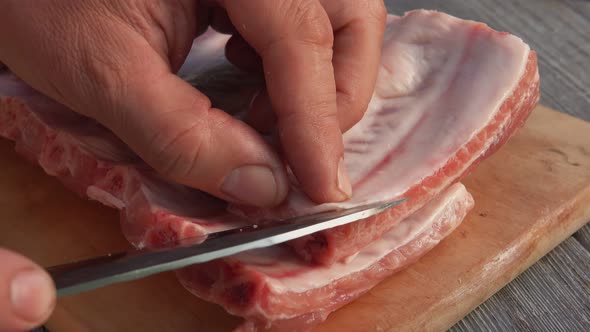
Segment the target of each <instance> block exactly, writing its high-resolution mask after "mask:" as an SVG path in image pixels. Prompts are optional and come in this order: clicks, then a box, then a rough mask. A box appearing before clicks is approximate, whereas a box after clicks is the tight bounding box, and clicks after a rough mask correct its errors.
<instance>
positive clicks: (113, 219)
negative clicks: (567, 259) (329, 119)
mask: <svg viewBox="0 0 590 332" xmlns="http://www.w3.org/2000/svg"><path fill="white" fill-rule="evenodd" d="M581 132H584V133H586V135H585V136H580V135H578V134H576V133H581ZM588 151H590V124H589V123H586V122H583V121H581V120H576V119H574V118H572V117H568V116H565V115H563V114H559V113H557V112H553V111H548V110H547V109H544V108H542V107H539V108H537V109H536V110H535V111H534V112H533V115H532V116H531V118H530V120H529V121H528V122H527V125H526V127H525V128H523V129H522V130H521V131H519V132H518V134H517V135H516V136H515V137H514V138H512V139H511V140H510V141H509V143H508V144H507V145H506V146H504V147H503V148H502V149H501V150H500V151H499V152H498V153H497V154H495V155H494V156H492V157H491V158H489V159H488V160H486V161H485V162H483V163H482V164H481V165H480V166H479V167H478V168H477V169H476V170H475V172H474V173H472V174H471V175H470V176H468V177H467V178H466V179H465V181H464V183H465V185H466V186H467V188H468V189H469V190H470V192H472V194H473V195H474V197H475V200H476V207H475V209H474V211H472V213H471V214H470V215H469V216H468V218H467V219H466V220H465V221H464V223H463V224H462V225H461V226H460V227H459V228H458V229H457V230H456V231H455V232H454V233H453V234H452V235H451V236H450V237H449V238H448V239H446V240H445V241H443V242H442V243H441V244H440V245H439V246H437V247H436V248H435V249H434V250H433V251H431V252H430V253H428V254H427V255H426V256H425V257H423V259H421V260H420V261H419V262H417V263H416V264H414V265H412V266H411V267H410V268H408V269H407V270H405V271H402V272H401V273H398V274H396V275H394V276H392V277H391V278H388V279H387V280H385V281H384V282H383V283H381V284H379V285H378V286H377V287H375V288H374V289H373V290H371V291H370V292H369V293H368V294H366V295H365V296H363V297H361V298H359V299H358V300H357V301H354V302H353V303H351V304H350V305H348V306H346V307H344V308H342V309H341V310H339V311H337V312H336V313H334V314H333V315H331V316H330V318H329V319H328V321H327V322H325V323H324V324H322V325H321V326H320V327H319V328H318V331H344V330H346V331H378V330H380V331H398V330H441V329H446V328H448V327H450V326H451V325H452V324H454V323H455V322H456V321H458V320H459V319H461V318H462V317H463V316H465V315H466V314H467V313H469V312H470V311H471V310H472V309H473V308H475V307H476V306H477V305H479V304H480V303H481V302H482V301H484V300H485V299H486V298H488V297H489V296H490V295H492V294H493V293H494V292H496V291H497V290H499V289H500V288H502V287H503V286H504V285H506V284H507V283H508V282H509V281H510V280H512V279H513V278H514V277H515V276H516V275H518V274H519V273H521V272H522V271H523V270H525V269H526V268H527V267H528V266H530V265H531V264H532V263H534V262H535V261H537V260H538V259H539V258H540V257H541V256H542V255H544V254H545V253H547V252H548V251H549V250H550V249H552V248H553V247H554V246H556V245H557V244H558V243H559V242H561V241H563V240H564V239H566V238H567V237H568V236H569V235H571V234H572V233H573V232H574V231H575V230H577V229H578V228H580V227H581V226H582V225H583V224H584V223H585V222H586V221H587V219H588V217H589V216H590V153H588ZM0 154H1V155H2V156H3V163H1V164H0V183H2V186H0V219H3V220H6V221H7V222H5V223H2V224H0V246H5V247H8V248H12V249H15V250H18V251H20V252H23V253H25V254H26V255H29V256H30V257H32V258H34V259H35V260H37V261H39V262H41V263H42V264H45V265H47V264H56V263H59V262H64V261H69V260H73V259H76V258H82V257H84V256H89V255H97V254H104V253H107V252H112V251H114V250H120V249H123V248H125V247H127V246H128V245H127V243H126V241H125V240H124V239H123V237H122V235H121V232H120V231H119V229H118V224H117V219H118V218H117V215H116V213H115V212H114V211H112V210H110V209H108V208H105V207H102V206H99V205H98V204H95V203H92V202H87V201H84V200H81V199H79V198H78V197H76V196H75V195H73V194H71V193H69V192H68V191H66V190H65V189H63V188H62V187H61V185H59V183H57V181H56V180H55V179H52V178H50V177H48V176H46V175H44V174H43V173H42V172H41V171H40V170H39V169H38V168H36V167H34V166H32V165H28V164H26V163H25V162H24V161H23V160H22V159H21V158H20V157H18V156H17V155H16V154H15V153H14V152H12V146H11V144H9V143H8V142H6V141H0ZM539 179H543V181H539ZM64 207H68V208H64ZM3 234H4V235H6V234H10V236H2V235H3ZM237 323H238V319H236V318H235V317H232V316H229V315H228V314H226V313H225V312H224V311H223V310H222V309H221V308H220V307H218V306H215V305H212V304H208V303H205V302H203V301H200V300H198V299H196V298H195V297H193V296H192V295H190V294H189V293H188V292H186V291H184V290H183V289H182V288H181V287H180V286H179V285H178V283H177V282H176V281H175V279H174V278H173V275H172V274H170V273H166V274H162V275H158V276H154V277H151V278H146V279H143V280H139V281H134V282H128V283H125V284H120V285H114V286H110V287H106V288H104V289H99V290H96V291H92V292H88V293H84V294H80V295H76V296H72V297H68V298H65V299H61V300H60V301H59V303H58V307H57V309H56V311H55V313H54V315H53V316H52V317H51V319H50V321H49V322H48V324H47V326H48V327H49V329H50V330H52V331H64V332H68V331H129V330H141V331H146V332H147V331H169V330H172V331H180V332H182V331H194V330H195V329H196V328H199V329H202V330H204V331H228V330H231V328H232V327H234V326H236V324H237Z"/></svg>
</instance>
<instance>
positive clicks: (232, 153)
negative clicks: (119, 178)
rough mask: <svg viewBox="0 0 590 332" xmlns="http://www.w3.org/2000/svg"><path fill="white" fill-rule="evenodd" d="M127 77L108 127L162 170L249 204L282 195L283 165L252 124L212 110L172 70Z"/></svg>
mask: <svg viewBox="0 0 590 332" xmlns="http://www.w3.org/2000/svg"><path fill="white" fill-rule="evenodd" d="M145 70H146V69H145V68H144V71H145ZM150 76H151V77H150ZM126 80H129V81H128V82H126V84H125V86H126V91H125V94H124V96H122V97H121V98H120V100H116V101H115V103H114V104H115V105H116V108H115V110H114V112H110V113H111V114H113V116H111V117H113V119H110V120H107V121H106V122H108V123H107V126H109V127H110V128H111V129H112V130H113V131H114V132H115V133H116V134H117V135H118V136H119V137H121V139H123V140H124V141H125V142H126V143H127V144H129V146H130V147H131V148H132V149H134V151H136V152H137V153H138V154H139V155H140V156H141V157H142V158H143V159H144V160H145V161H146V162H147V163H148V164H150V165H151V166H152V167H153V168H155V169H156V170H157V171H159V172H160V173H161V174H163V175H164V176H166V177H167V178H169V179H171V180H174V181H177V182H180V183H183V184H185V185H188V186H191V187H194V188H198V189H201V190H203V191H206V192H208V193H210V194H212V195H215V196H217V197H220V198H222V199H225V200H228V201H232V202H236V203H241V204H246V205H253V206H258V207H269V206H274V205H277V204H279V203H280V202H281V201H282V200H283V199H284V198H285V196H286V194H287V190H288V183H287V175H286V171H285V168H284V165H283V163H282V162H281V161H280V159H279V158H278V156H277V155H276V154H275V153H274V152H273V150H272V149H271V147H270V146H269V145H268V144H267V143H266V142H265V141H264V140H263V139H262V137H261V136H260V135H259V134H258V133H257V132H256V131H255V130H254V129H252V128H251V127H249V126H248V125H246V124H244V123H243V122H241V121H239V120H237V119H235V118H233V117H231V116H230V115H228V114H227V113H225V112H222V111H221V110H218V109H215V108H211V103H210V101H209V99H208V98H207V97H206V96H204V95H203V94H202V93H200V92H199V91H198V90H197V89H195V88H194V87H192V86H191V85H190V84H188V83H187V82H185V81H184V80H182V79H181V78H179V77H177V76H176V75H174V74H172V73H169V72H164V73H162V72H159V73H158V72H154V73H153V74H150V73H145V72H142V75H141V76H139V75H138V76H136V77H127V78H126Z"/></svg>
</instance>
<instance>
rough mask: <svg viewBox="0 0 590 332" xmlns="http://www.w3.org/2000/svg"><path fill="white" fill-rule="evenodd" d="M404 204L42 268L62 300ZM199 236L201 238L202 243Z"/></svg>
mask: <svg viewBox="0 0 590 332" xmlns="http://www.w3.org/2000/svg"><path fill="white" fill-rule="evenodd" d="M404 201H405V199H400V200H396V201H393V202H387V203H374V204H369V205H363V206H359V207H355V208H352V209H347V210H339V211H328V212H321V213H316V214H311V215H305V216H300V217H296V218H292V219H288V220H284V221H280V222H277V223H270V224H266V225H251V226H247V227H242V228H237V229H230V230H227V231H222V232H218V233H213V234H209V235H206V236H203V237H199V238H193V239H184V240H183V241H182V242H183V243H184V244H183V245H180V246H176V247H173V248H161V249H138V250H131V251H127V252H120V253H116V254H108V255H105V256H99V257H95V258H90V259H87V260H82V261H78V262H74V263H67V264H61V265H56V266H52V267H48V268H46V269H47V271H48V272H49V274H50V275H51V277H52V278H53V281H54V283H55V285H56V288H57V295H58V297H62V296H68V295H73V294H76V293H80V292H86V291H89V290H93V289H96V288H100V287H104V286H107V285H111V284H115V283H120V282H125V281H131V280H135V279H140V278H144V277H147V276H150V275H153V274H157V273H161V272H165V271H169V270H175V269H179V268H182V267H186V266H188V265H192V264H199V263H205V262H208V261H211V260H214V259H218V258H223V257H227V256H231V255H235V254H237V253H240V252H244V251H247V250H252V249H258V248H264V247H269V246H273V245H276V244H280V243H283V242H286V241H290V240H293V239H295V238H298V237H302V236H305V235H309V234H312V233H315V232H318V231H321V230H325V229H329V228H333V227H337V226H341V225H345V224H348V223H352V222H355V221H357V220H361V219H365V218H368V217H370V216H373V215H376V214H379V213H381V212H384V211H385V210H387V209H389V208H391V207H393V206H396V205H398V204H400V203H402V202H404ZM204 237H206V239H205V240H204V241H202V240H203V238H204ZM187 240H188V241H187ZM187 243H188V244H187ZM190 243H192V244H190Z"/></svg>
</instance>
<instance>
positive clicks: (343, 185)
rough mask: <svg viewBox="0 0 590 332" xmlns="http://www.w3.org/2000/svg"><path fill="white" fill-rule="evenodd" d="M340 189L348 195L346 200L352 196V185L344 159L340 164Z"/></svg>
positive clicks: (341, 159)
mask: <svg viewBox="0 0 590 332" xmlns="http://www.w3.org/2000/svg"><path fill="white" fill-rule="evenodd" d="M338 189H340V191H341V192H342V193H344V194H345V195H346V198H350V196H352V185H351V184H350V179H349V178H348V173H347V172H346V166H345V165H344V158H340V162H339V163H338Z"/></svg>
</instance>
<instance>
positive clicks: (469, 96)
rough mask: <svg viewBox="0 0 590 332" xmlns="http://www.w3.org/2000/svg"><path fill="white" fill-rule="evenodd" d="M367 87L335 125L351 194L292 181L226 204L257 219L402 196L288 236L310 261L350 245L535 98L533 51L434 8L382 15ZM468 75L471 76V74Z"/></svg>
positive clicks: (472, 153)
mask: <svg viewBox="0 0 590 332" xmlns="http://www.w3.org/2000/svg"><path fill="white" fill-rule="evenodd" d="M384 38H385V39H384V47H383V52H382V61H381V68H380V71H379V76H378V81H377V86H376V89H375V93H374V95H373V98H372V100H371V103H370V105H369V109H368V111H367V113H366V114H365V116H364V118H363V119H362V120H361V121H360V122H359V123H358V124H357V125H356V126H354V127H353V128H352V129H351V130H350V131H348V132H347V133H346V134H345V135H344V139H345V156H344V160H345V162H346V166H347V169H348V171H349V175H350V177H351V181H352V183H353V197H352V199H351V200H349V201H347V202H345V203H337V204H323V205H316V204H313V203H311V202H310V201H309V200H308V199H307V198H306V197H305V196H303V195H302V194H301V193H300V192H298V191H295V192H294V193H293V194H292V195H291V197H290V198H289V199H288V200H287V201H286V203H285V204H284V205H283V206H281V207H279V208H277V209H274V210H271V211H260V210H254V211H251V210H250V209H246V208H239V207H237V208H234V210H237V211H241V212H243V213H244V214H246V215H250V216H251V217H253V219H254V220H256V221H257V222H258V221H260V219H263V218H270V219H277V218H284V217H289V216H292V215H296V214H303V213H309V212H312V211H318V210H323V209H330V208H334V207H339V208H341V207H348V206H354V205H357V204H361V203H367V202H374V201H380V200H391V199H394V198H399V197H406V198H408V199H409V200H408V201H407V202H406V203H404V204H403V205H402V206H400V207H399V208H396V209H392V210H391V211H390V212H389V213H388V216H386V217H384V216H376V217H374V218H370V219H368V220H364V221H363V222H359V223H354V224H348V225H344V226H341V227H338V228H335V229H330V230H327V231H323V232H320V233H315V234H313V235H310V236H308V237H304V238H300V239H298V240H296V241H293V242H292V245H293V246H294V248H295V249H296V251H297V252H298V253H299V254H300V255H301V256H302V257H305V258H307V259H309V260H313V261H315V262H320V263H324V264H331V263H333V262H334V261H337V260H339V259H343V258H346V257H347V256H349V255H353V254H354V253H355V252H357V251H358V250H359V249H360V248H362V247H364V246H365V245H367V244H368V243H371V242H372V241H373V240H375V239H377V238H378V237H379V236H380V235H381V234H383V233H384V232H385V231H387V230H388V229H390V228H391V227H392V226H393V225H395V224H396V223H397V222H398V221H399V220H401V219H403V218H404V217H406V216H408V215H410V214H411V213H412V212H414V211H416V210H417V209H418V208H420V207H421V206H422V205H424V204H425V203H426V202H428V200H430V199H431V198H432V197H434V196H436V195H437V194H438V193H439V192H440V191H441V190H443V189H444V188H446V187H447V186H449V185H450V184H451V183H453V182H455V181H458V180H460V178H461V177H462V176H464V175H466V174H467V172H468V171H469V169H470V168H472V167H474V166H475V165H476V164H477V163H478V162H480V161H481V160H483V159H484V158H485V157H486V156H488V155H490V154H491V153H493V152H494V151H495V150H496V149H498V148H499V147H500V146H502V144H503V143H505V142H506V140H507V139H508V138H509V137H510V136H511V134H512V133H514V131H515V130H516V129H517V128H519V127H520V126H521V125H522V124H523V123H524V121H525V120H526V118H527V116H528V115H529V114H530V112H531V111H532V110H533V108H534V107H535V105H536V104H537V102H538V99H539V74H538V70H537V59H536V55H535V53H534V52H532V51H531V50H530V49H529V47H528V46H527V45H526V44H525V43H524V42H523V41H522V40H520V39H519V38H517V37H514V36H512V35H509V34H507V33H500V32H496V31H493V30H492V29H490V28H489V27H487V26H485V25H484V24H482V23H477V22H472V21H465V20H461V19H458V18H455V17H452V16H449V15H446V14H443V13H439V12H429V11H415V12H411V13H409V14H406V15H405V16H404V17H403V18H396V17H390V18H389V24H388V26H387V31H386V34H385V37H384ZM475 83H477V84H475Z"/></svg>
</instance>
